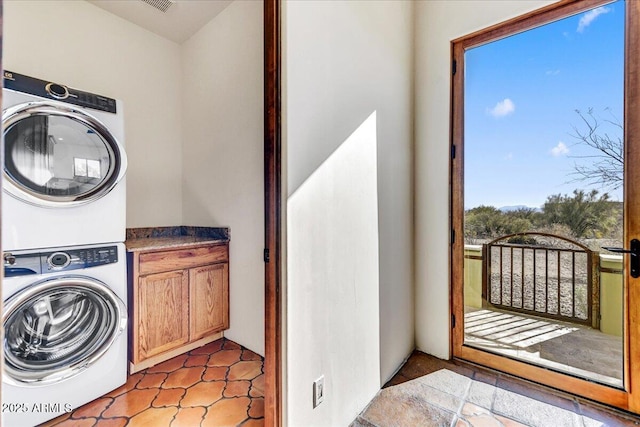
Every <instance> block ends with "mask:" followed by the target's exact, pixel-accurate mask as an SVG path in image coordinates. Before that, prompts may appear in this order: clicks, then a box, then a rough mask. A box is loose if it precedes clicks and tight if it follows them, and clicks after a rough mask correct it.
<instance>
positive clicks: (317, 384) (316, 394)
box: [313, 375, 325, 408]
mask: <svg viewBox="0 0 640 427" xmlns="http://www.w3.org/2000/svg"><path fill="white" fill-rule="evenodd" d="M324 392H325V390H324V375H322V376H320V378H318V379H317V380H315V381H314V382H313V407H314V408H316V407H317V406H318V405H319V404H321V403H322V401H323V400H324Z"/></svg>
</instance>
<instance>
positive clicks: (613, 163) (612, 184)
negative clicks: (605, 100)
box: [570, 108, 624, 190]
mask: <svg viewBox="0 0 640 427" xmlns="http://www.w3.org/2000/svg"><path fill="white" fill-rule="evenodd" d="M607 110H608V111H609V113H610V114H611V119H600V120H601V121H602V122H603V123H607V124H609V125H611V126H613V127H614V128H617V129H619V135H620V136H614V137H612V136H610V135H609V134H608V133H607V132H604V133H600V132H599V128H600V123H599V122H598V118H597V117H596V116H595V114H594V112H593V108H589V110H587V113H586V114H583V113H582V112H581V111H580V110H576V113H577V114H578V115H579V116H580V119H581V120H582V124H583V127H584V128H586V129H585V130H581V129H580V128H578V127H577V126H575V125H572V128H573V132H574V133H573V134H572V135H571V136H572V137H574V138H576V139H577V140H578V142H577V143H576V145H584V146H587V147H589V148H591V149H593V150H595V154H593V155H584V156H570V157H573V158H576V159H592V161H591V162H590V163H587V164H578V163H574V166H573V169H574V171H573V172H572V173H571V174H570V176H573V177H574V179H572V180H571V181H570V182H576V181H581V182H587V183H589V184H592V185H600V186H602V187H604V188H607V189H609V190H616V189H618V188H620V187H621V186H622V182H623V171H624V146H623V141H622V136H621V135H622V130H623V127H622V124H621V123H620V121H619V120H618V119H617V118H616V117H615V116H614V115H613V113H611V110H610V109H608V108H607Z"/></svg>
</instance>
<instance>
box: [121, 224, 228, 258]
mask: <svg viewBox="0 0 640 427" xmlns="http://www.w3.org/2000/svg"><path fill="white" fill-rule="evenodd" d="M229 236H230V232H229V228H228V227H192V226H184V225H182V226H175V227H143V228H127V240H126V241H125V242H124V243H125V246H126V247H127V250H128V251H130V252H135V251H148V250H154V249H170V248H179V247H184V246H193V245H201V244H212V243H226V242H228V241H229V240H230V238H229Z"/></svg>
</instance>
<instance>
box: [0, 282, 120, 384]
mask: <svg viewBox="0 0 640 427" xmlns="http://www.w3.org/2000/svg"><path fill="white" fill-rule="evenodd" d="M2 322H3V326H4V361H5V363H4V365H5V366H4V370H5V374H6V375H3V377H4V378H3V380H4V381H6V382H8V383H11V384H14V385H24V386H28V385H44V384H50V383H54V382H58V381H62V380H64V379H66V378H70V377H72V376H74V375H77V374H79V373H80V372H82V371H83V370H84V369H86V368H88V367H89V366H91V365H92V364H93V363H94V362H96V361H97V360H98V359H99V358H100V357H101V356H102V355H104V354H105V352H107V350H108V349H109V348H110V346H111V345H112V344H113V342H114V341H115V339H116V338H117V337H118V335H119V334H121V333H122V332H123V331H124V330H125V328H126V324H127V312H126V307H125V305H124V303H123V302H122V300H120V299H119V298H118V296H117V295H115V294H114V293H113V291H111V290H110V289H109V288H108V287H107V286H106V285H105V284H104V283H102V282H100V281H98V280H95V279H91V278H87V277H80V276H65V277H57V278H54V279H50V280H44V281H40V282H37V283H34V284H32V285H30V286H28V287H27V288H25V289H23V290H22V291H21V292H18V293H17V294H15V295H14V296H12V297H11V298H10V299H8V300H7V301H6V302H5V309H4V313H3V316H2Z"/></svg>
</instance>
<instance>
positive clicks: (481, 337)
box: [451, 0, 640, 412]
mask: <svg viewBox="0 0 640 427" xmlns="http://www.w3.org/2000/svg"><path fill="white" fill-rule="evenodd" d="M639 25H640V3H638V2H634V1H624V0H618V1H599V0H593V1H591V0H588V1H561V2H558V3H557V4H554V5H551V6H548V7H546V8H544V9H541V10H538V11H535V12H532V13H530V14H528V15H526V16H523V17H519V18H515V19H513V20H511V21H509V22H506V23H504V24H499V25H496V26H494V27H491V28H489V29H487V30H484V31H480V32H478V33H475V34H472V35H470V36H467V37H463V38H461V39H459V40H456V41H454V42H453V44H452V48H453V61H454V62H453V67H454V68H453V70H454V78H453V80H454V83H453V92H452V93H453V100H452V104H453V132H452V153H454V155H453V156H452V226H453V227H452V228H453V233H454V236H455V239H454V241H453V243H452V258H451V259H452V292H453V315H454V317H453V319H454V322H453V327H452V338H453V339H452V342H453V354H454V356H455V357H458V358H462V359H466V360H469V361H472V362H475V363H479V364H482V365H485V366H488V367H492V368H495V369H498V370H501V371H505V372H508V373H511V374H514V375H517V376H520V377H523V378H526V379H530V380H533V381H536V382H540V383H544V384H547V385H549V386H552V387H555V388H559V389H563V390H566V391H568V392H571V393H574V394H577V395H582V396H584V397H587V398H590V399H594V400H597V401H601V402H603V403H606V404H610V405H614V406H618V407H620V408H624V409H628V410H631V411H634V412H638V411H640V390H637V389H638V386H637V385H635V386H634V383H637V382H638V380H639V379H640V366H639V365H640V360H638V358H637V354H638V348H637V347H638V339H640V335H639V328H638V322H639V321H640V309H639V308H638V305H639V303H640V300H639V298H640V290H639V289H638V286H640V279H638V278H637V277H632V273H633V276H638V274H635V270H636V268H637V269H640V266H638V267H636V266H635V260H636V259H637V260H639V262H640V253H638V255H637V258H636V255H633V254H628V253H627V252H626V251H629V250H630V249H632V246H633V249H635V246H636V243H635V242H633V243H632V241H633V240H634V239H640V202H639V201H638V200H639V199H638V197H640V175H639V174H638V173H637V172H635V170H634V168H633V167H629V165H634V164H638V161H640V134H639V132H638V131H639V130H640V129H638V127H640V124H638V122H637V120H633V119H632V118H634V117H639V116H640V102H638V96H639V95H640V79H639V78H638V65H637V62H638V58H637V52H638V49H640V28H639ZM638 250H639V251H640V242H638ZM632 260H634V261H633V263H632V262H631V261H632ZM632 264H633V265H632ZM639 273H640V271H639ZM634 355H635V356H634ZM634 378H635V381H634Z"/></svg>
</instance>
